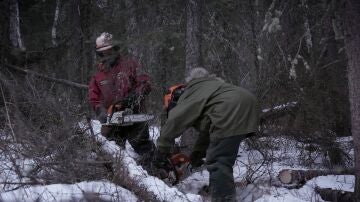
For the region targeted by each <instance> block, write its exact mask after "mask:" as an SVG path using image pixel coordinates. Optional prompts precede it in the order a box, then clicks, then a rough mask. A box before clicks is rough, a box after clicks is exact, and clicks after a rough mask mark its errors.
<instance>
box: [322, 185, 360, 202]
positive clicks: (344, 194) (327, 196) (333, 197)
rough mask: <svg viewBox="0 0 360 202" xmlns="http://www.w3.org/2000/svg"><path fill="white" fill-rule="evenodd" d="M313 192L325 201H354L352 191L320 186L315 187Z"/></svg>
mask: <svg viewBox="0 0 360 202" xmlns="http://www.w3.org/2000/svg"><path fill="white" fill-rule="evenodd" d="M315 192H316V193H318V194H319V195H320V196H321V198H322V199H323V200H325V201H348V202H351V201H355V200H354V193H353V192H348V191H342V190H333V189H330V188H320V187H316V188H315Z"/></svg>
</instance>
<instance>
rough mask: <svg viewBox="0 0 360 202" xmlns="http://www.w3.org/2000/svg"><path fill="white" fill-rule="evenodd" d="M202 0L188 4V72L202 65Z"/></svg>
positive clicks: (192, 0) (190, 1) (189, 0)
mask: <svg viewBox="0 0 360 202" xmlns="http://www.w3.org/2000/svg"><path fill="white" fill-rule="evenodd" d="M201 8H202V1H201V0H188V1H187V4H186V16H187V18H186V56H185V57H186V58H185V60H186V64H185V66H186V70H185V71H186V72H185V73H188V72H189V71H190V70H191V69H192V68H194V67H198V66H201V65H202V55H201Z"/></svg>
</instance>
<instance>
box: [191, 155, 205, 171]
mask: <svg viewBox="0 0 360 202" xmlns="http://www.w3.org/2000/svg"><path fill="white" fill-rule="evenodd" d="M205 155H206V154H205V153H204V152H200V151H193V152H192V153H191V155H190V164H191V165H192V167H194V168H196V167H200V166H201V165H203V164H204V163H205V162H204V160H203V158H204V157H205Z"/></svg>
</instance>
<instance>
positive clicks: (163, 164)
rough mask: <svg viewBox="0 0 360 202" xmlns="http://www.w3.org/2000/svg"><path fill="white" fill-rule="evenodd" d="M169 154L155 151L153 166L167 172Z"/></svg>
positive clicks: (169, 166)
mask: <svg viewBox="0 0 360 202" xmlns="http://www.w3.org/2000/svg"><path fill="white" fill-rule="evenodd" d="M169 157H170V154H169V153H165V152H161V151H160V150H156V151H155V153H154V157H153V165H154V166H155V167H156V168H161V169H165V170H168V169H170V168H171V165H170V162H169Z"/></svg>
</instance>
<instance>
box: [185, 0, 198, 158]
mask: <svg viewBox="0 0 360 202" xmlns="http://www.w3.org/2000/svg"><path fill="white" fill-rule="evenodd" d="M202 3H203V2H202V0H187V2H186V17H187V18H186V47H185V48H186V50H185V61H186V62H185V63H186V64H185V75H187V74H188V73H189V71H190V70H191V69H193V68H195V67H199V66H202V54H201V10H202V9H201V8H202ZM196 137H197V133H196V131H195V130H194V129H192V128H190V129H188V130H186V131H185V132H184V134H183V135H182V137H181V147H182V148H183V150H182V152H183V153H185V154H188V155H189V154H190V152H191V151H192V149H193V147H194V143H195V140H196Z"/></svg>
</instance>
